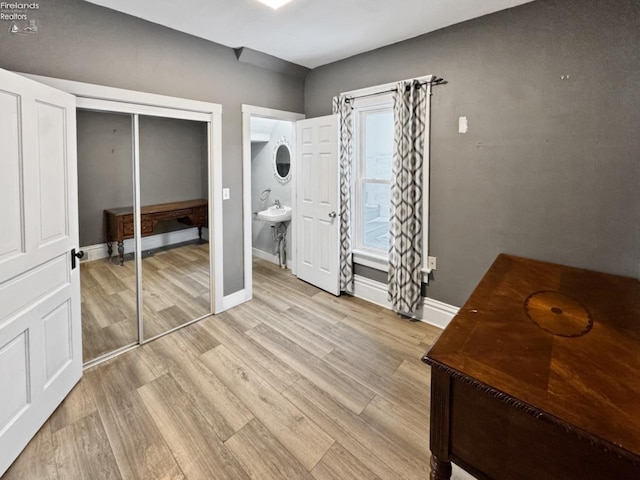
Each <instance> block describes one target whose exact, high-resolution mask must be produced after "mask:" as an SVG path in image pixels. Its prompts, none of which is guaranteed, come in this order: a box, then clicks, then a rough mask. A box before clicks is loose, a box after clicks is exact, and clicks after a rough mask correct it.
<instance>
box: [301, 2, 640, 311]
mask: <svg viewBox="0 0 640 480" xmlns="http://www.w3.org/2000/svg"><path fill="white" fill-rule="evenodd" d="M639 17H640V4H639V3H638V2H637V1H635V0H634V1H630V0H610V1H607V2H601V1H596V0H575V1H566V0H565V1H560V0H537V1H535V2H532V3H529V4H526V5H523V6H520V7H517V8H514V9H511V10H507V11H503V12H498V13H496V14H492V15H488V16H486V17H482V18H479V19H476V20H472V21H469V22H466V23H463V24H460V25H457V26H453V27H449V28H446V29H443V30H440V31H437V32H434V33H431V34H427V35H424V36H421V37H417V38H414V39H412V40H409V41H405V42H402V43H398V44H395V45H392V46H389V47H385V48H382V49H379V50H376V51H373V52H369V53H367V54H363V55H359V56H356V57H352V58H350V59H347V60H344V61H340V62H337V63H334V64H330V65H327V66H324V67H320V68H317V69H315V70H313V71H312V72H311V73H310V74H309V75H308V76H307V80H306V86H305V113H306V115H307V116H308V117H314V116H319V115H325V114H328V113H331V97H332V96H333V95H336V94H338V93H339V92H344V91H348V90H351V89H355V88H360V87H366V86H370V85H376V84H380V83H387V82H392V81H395V80H400V79H404V78H411V77H413V76H419V75H423V74H431V73H433V74H437V75H439V76H441V77H443V78H445V79H446V80H447V81H448V84H447V85H443V86H439V87H436V88H435V89H434V95H433V97H432V98H433V113H432V145H431V153H432V163H431V196H430V201H431V209H430V213H431V219H430V253H431V254H432V255H435V256H436V257H437V261H438V269H437V271H436V272H434V274H433V278H432V279H431V280H430V282H429V285H428V287H427V294H428V296H429V297H432V298H434V299H437V300H440V301H443V302H447V303H449V304H454V305H461V304H462V303H463V302H464V301H465V299H466V298H467V297H468V295H469V294H470V292H471V291H472V289H473V288H474V286H475V285H476V284H477V282H478V281H479V280H480V278H481V277H482V275H483V273H484V272H485V270H486V269H487V268H488V267H489V266H490V264H491V263H492V262H493V260H494V259H495V257H496V255H497V254H498V253H500V252H507V253H511V254H516V255H522V256H526V257H531V258H536V259H541V260H545V261H552V262H557V263H562V264H568V265H573V266H578V267H583V268H589V269H594V270H601V271H605V272H612V273H616V274H622V275H627V276H634V277H635V276H638V272H639V268H640V267H639V263H640V159H639V152H640V134H639V126H640V93H639V92H640V90H639V89H638V86H639V85H640V55H639V53H640V21H639ZM460 116H466V117H467V118H468V121H469V131H468V133H466V134H459V133H458V131H457V126H458V117H460ZM361 271H363V272H365V273H366V270H361Z"/></svg>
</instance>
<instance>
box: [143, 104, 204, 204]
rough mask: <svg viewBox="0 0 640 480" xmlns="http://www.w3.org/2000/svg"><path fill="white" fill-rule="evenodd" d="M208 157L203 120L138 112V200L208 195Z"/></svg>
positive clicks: (180, 199) (158, 200)
mask: <svg viewBox="0 0 640 480" xmlns="http://www.w3.org/2000/svg"><path fill="white" fill-rule="evenodd" d="M207 158H208V155H207V124H206V123H203V122H192V121H189V120H177V119H173V118H158V117H147V116H141V117H140V203H141V204H142V205H152V204H157V203H166V202H178V201H182V200H195V199H198V198H207V197H208V193H207V184H206V182H205V183H204V185H203V179H205V180H206V178H207ZM203 187H204V188H203Z"/></svg>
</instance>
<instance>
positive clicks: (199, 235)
mask: <svg viewBox="0 0 640 480" xmlns="http://www.w3.org/2000/svg"><path fill="white" fill-rule="evenodd" d="M198 237H200V240H202V227H198Z"/></svg>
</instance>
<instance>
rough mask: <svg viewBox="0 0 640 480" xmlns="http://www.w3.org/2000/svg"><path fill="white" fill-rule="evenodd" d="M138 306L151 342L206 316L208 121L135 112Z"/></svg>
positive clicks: (208, 291) (207, 297)
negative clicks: (139, 263) (137, 141)
mask: <svg viewBox="0 0 640 480" xmlns="http://www.w3.org/2000/svg"><path fill="white" fill-rule="evenodd" d="M139 132H140V133H139V135H140V136H139V138H140V205H141V212H140V213H141V218H140V224H141V230H142V293H143V294H142V303H143V329H144V330H143V331H144V339H145V340H148V339H150V338H153V337H155V336H157V335H160V334H162V333H165V332H167V331H169V330H171V329H173V328H176V327H179V326H180V325H183V324H185V323H187V322H190V321H192V320H196V319H198V318H201V317H203V316H205V315H208V314H209V313H211V301H210V285H211V281H210V276H209V242H208V239H209V218H208V189H209V184H208V153H207V152H208V134H207V124H206V123H204V122H196V121H190V120H178V119H171V118H161V117H151V116H142V115H141V116H140V117H139Z"/></svg>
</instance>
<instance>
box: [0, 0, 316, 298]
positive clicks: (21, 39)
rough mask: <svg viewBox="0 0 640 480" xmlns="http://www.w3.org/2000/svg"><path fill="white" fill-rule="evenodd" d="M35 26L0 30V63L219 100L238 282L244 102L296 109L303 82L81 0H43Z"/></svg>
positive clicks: (227, 281) (233, 283) (234, 287)
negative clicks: (25, 30)
mask: <svg viewBox="0 0 640 480" xmlns="http://www.w3.org/2000/svg"><path fill="white" fill-rule="evenodd" d="M32 18H34V19H35V20H36V22H37V24H38V33H37V34H33V35H11V34H9V33H8V30H9V25H7V28H4V26H5V23H6V22H2V28H1V29H0V67H1V68H4V69H7V70H13V71H18V72H26V73H33V74H38V75H46V76H50V77H58V78H64V79H69V80H76V81H81V82H87V83H95V84H100V85H108V86H113V87H119V88H127V89H131V90H140V91H145V92H151V93H158V94H162V95H172V96H177V97H184V98H191V99H196V100H203V101H208V102H215V103H220V104H222V108H223V121H222V155H223V171H222V176H223V179H222V180H223V184H224V186H225V187H229V188H230V191H231V199H230V200H227V201H225V202H224V207H223V208H224V212H223V215H224V218H223V221H224V243H223V245H224V265H223V267H224V287H225V288H224V290H225V292H224V293H225V294H226V295H228V294H230V293H233V292H235V291H238V290H240V289H242V288H243V285H244V278H243V268H242V264H243V252H242V245H243V243H242V242H241V241H238V239H239V238H242V195H241V187H242V178H241V177H242V142H241V138H242V126H241V125H242V124H241V105H242V104H243V103H246V104H250V105H258V106H262V107H268V108H277V109H281V110H288V111H293V112H301V111H302V110H303V89H304V84H303V81H302V80H301V79H299V78H296V77H293V76H290V75H284V74H279V73H275V72H273V71H270V70H265V69H262V68H258V67H255V66H253V65H250V64H247V63H240V62H238V61H237V59H236V57H235V54H234V51H233V50H232V49H231V48H227V47H224V46H221V45H217V44H215V43H212V42H208V41H205V40H201V39H197V38H195V37H192V36H189V35H185V34H182V33H179V32H176V31H174V30H171V29H168V28H165V27H161V26H158V25H154V24H152V23H149V22H145V21H143V20H140V19H137V18H134V17H130V16H127V15H124V14H120V13H117V12H114V11H111V10H108V9H105V8H102V7H98V6H96V5H93V4H90V3H86V2H83V1H80V0H48V1H46V2H40V9H39V10H37V11H36V12H34V13H33V14H32Z"/></svg>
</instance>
